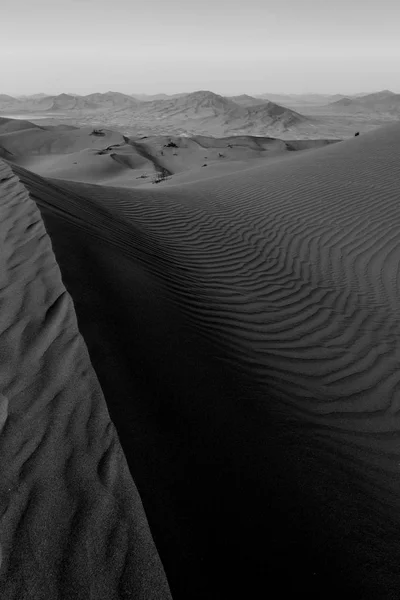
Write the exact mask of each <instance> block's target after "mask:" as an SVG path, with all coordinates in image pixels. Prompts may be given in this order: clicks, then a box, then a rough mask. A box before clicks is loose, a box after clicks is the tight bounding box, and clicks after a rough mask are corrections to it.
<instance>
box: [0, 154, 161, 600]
mask: <svg viewBox="0 0 400 600" xmlns="http://www.w3.org/2000/svg"><path fill="white" fill-rule="evenodd" d="M0 210H1V257H2V268H1V278H2V282H1V307H2V308H1V324H0V345H1V357H2V359H1V384H2V387H1V394H0V429H1V433H0V446H1V448H0V456H1V461H0V470H1V478H0V482H1V483H0V485H1V491H0V502H1V526H0V527H1V533H0V543H1V552H0V556H1V571H0V595H1V598H2V599H4V600H11V599H13V600H14V599H15V600H16V599H18V600H25V599H26V600H28V598H29V600H31V599H32V600H33V599H35V600H36V599H38V600H39V599H43V598H46V599H50V598H51V599H58V598H60V599H61V598H62V599H67V598H68V599H69V598H77V599H78V598H82V600H83V599H87V598H103V599H104V600H110V599H111V598H143V600H144V599H146V600H147V598H154V599H156V598H157V599H159V598H170V593H169V590H168V585H167V583H166V579H165V574H164V571H163V568H162V565H161V562H160V560H159V558H158V554H157V551H156V549H155V546H154V542H153V540H152V537H151V534H150V531H149V527H148V524H147V521H146V517H145V514H144V511H143V507H142V504H141V501H140V498H139V494H138V492H137V490H136V487H135V485H134V483H133V481H132V479H131V475H130V473H129V469H128V466H127V463H126V459H125V457H124V454H123V452H122V450H121V446H120V443H119V439H118V436H117V433H116V431H115V428H114V426H113V425H112V423H111V421H110V418H109V414H108V411H107V408H106V404H105V401H104V397H103V394H102V391H101V388H100V385H99V383H98V380H97V378H96V375H95V373H94V370H93V368H92V366H91V363H90V359H89V355H88V352H87V349H86V346H85V344H84V341H83V339H82V337H81V336H80V334H79V332H78V327H77V321H76V317H75V312H74V308H73V303H72V300H71V298H70V296H69V294H68V293H67V292H66V290H65V288H64V285H63V283H62V281H61V274H60V271H59V268H58V266H57V263H56V260H55V258H54V254H53V252H52V248H51V243H50V240H49V238H48V236H47V235H46V232H45V228H44V224H43V221H42V219H41V217H40V213H39V211H38V209H37V206H36V205H35V203H34V202H33V201H32V200H31V199H30V198H29V196H28V194H27V192H26V190H25V189H24V187H23V186H22V185H21V183H20V182H19V181H18V179H17V177H16V176H15V175H13V173H12V171H11V169H10V167H9V166H7V165H6V164H5V163H3V162H0Z"/></svg>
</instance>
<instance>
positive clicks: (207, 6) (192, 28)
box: [0, 0, 400, 95]
mask: <svg viewBox="0 0 400 600" xmlns="http://www.w3.org/2000/svg"><path fill="white" fill-rule="evenodd" d="M1 5H2V6H1V35H0V57H1V78H0V93H5V94H11V95H17V94H30V93H38V92H45V93H51V94H58V93H61V92H69V93H78V94H88V93H91V92H94V91H100V92H104V91H108V90H114V91H120V92H125V93H150V94H151V93H157V92H165V93H176V92H191V91H194V90H199V89H209V90H212V91H214V92H216V93H220V94H239V93H249V94H257V93H264V92H271V93H272V92H275V93H280V92H286V93H290V92H292V93H304V92H322V93H349V94H350V93H356V92H364V91H377V90H380V89H387V88H388V89H391V90H393V91H395V92H400V71H399V65H400V41H399V40H400V34H399V24H400V2H396V0H379V1H378V0H374V1H372V0H273V1H270V0H241V1H239V0H1Z"/></svg>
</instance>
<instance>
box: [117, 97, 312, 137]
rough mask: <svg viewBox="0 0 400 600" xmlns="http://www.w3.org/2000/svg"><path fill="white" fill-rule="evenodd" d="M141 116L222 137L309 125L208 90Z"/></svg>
mask: <svg viewBox="0 0 400 600" xmlns="http://www.w3.org/2000/svg"><path fill="white" fill-rule="evenodd" d="M137 116H138V119H140V120H141V122H142V123H143V122H144V119H145V118H146V116H147V118H148V119H151V120H152V121H154V120H157V122H158V121H159V122H160V125H162V122H163V121H164V122H168V124H170V125H175V126H176V127H177V128H183V127H184V128H186V130H188V131H196V132H198V133H200V132H201V133H208V134H210V135H212V134H213V133H214V134H215V133H216V132H218V135H222V134H226V135H228V134H231V133H235V132H240V133H247V134H254V135H257V134H262V133H269V132H270V131H272V130H273V131H274V133H277V132H279V131H284V130H286V129H287V128H288V127H292V126H294V125H297V124H300V123H303V122H305V121H307V119H306V118H305V117H303V116H302V115H300V114H299V113H297V112H295V111H293V110H291V109H289V108H285V107H283V106H280V105H277V104H275V103H273V102H268V101H262V102H257V103H256V104H255V105H252V106H243V105H240V104H238V103H237V102H235V101H234V100H233V99H232V98H227V97H225V96H220V95H219V94H215V93H213V92H210V91H208V90H199V91H196V92H192V93H190V94H185V95H184V96H179V97H176V98H168V99H164V100H154V101H152V102H146V103H144V104H143V106H142V107H140V108H139V109H138V112H137ZM119 118H121V113H119Z"/></svg>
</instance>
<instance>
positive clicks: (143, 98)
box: [131, 92, 186, 102]
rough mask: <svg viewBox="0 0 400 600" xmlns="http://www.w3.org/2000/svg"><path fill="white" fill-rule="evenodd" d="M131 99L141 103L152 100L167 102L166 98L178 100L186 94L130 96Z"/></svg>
mask: <svg viewBox="0 0 400 600" xmlns="http://www.w3.org/2000/svg"><path fill="white" fill-rule="evenodd" d="M131 96H132V97H133V98H136V99H137V100H140V101H141V102H152V101H153V100H168V98H179V97H180V96H186V92H184V93H180V94H169V95H168V94H131Z"/></svg>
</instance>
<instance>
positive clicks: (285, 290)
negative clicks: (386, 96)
mask: <svg viewBox="0 0 400 600" xmlns="http://www.w3.org/2000/svg"><path fill="white" fill-rule="evenodd" d="M15 171H16V172H17V173H18V174H19V176H20V177H21V178H22V180H23V181H24V183H25V184H26V186H27V187H28V189H29V190H30V193H31V196H32V198H34V199H35V200H36V201H37V203H38V206H39V207H40V208H42V209H45V210H47V211H51V212H52V214H54V215H57V216H58V218H59V219H60V220H61V221H62V220H65V221H66V222H68V223H69V224H71V223H72V224H73V225H74V227H76V229H77V230H80V231H82V232H84V234H85V235H87V236H90V237H91V238H92V239H93V240H95V241H96V243H97V244H100V245H103V246H104V247H106V246H108V247H110V248H113V251H117V252H120V253H121V254H122V255H124V257H126V258H128V259H129V260H131V261H132V265H134V264H137V263H139V264H140V266H141V268H142V269H144V270H145V271H146V272H147V273H148V274H149V275H151V276H152V277H154V278H156V279H157V280H158V281H159V282H161V283H162V286H163V289H164V295H165V297H164V298H163V299H162V301H163V302H164V301H165V302H170V303H171V304H173V305H175V306H176V307H178V308H179V310H180V312H181V313H182V314H184V315H185V318H187V319H188V321H189V323H190V326H191V327H192V329H193V331H195V332H196V334H198V335H200V336H202V337H204V339H205V340H206V341H208V342H209V343H210V344H212V347H213V348H214V355H213V356H212V357H211V356H210V360H213V361H214V362H218V361H220V362H222V363H224V366H226V365H228V367H230V368H231V369H232V371H233V372H234V373H235V375H236V376H238V374H239V376H240V377H242V381H243V382H247V383H246V385H244V386H243V388H242V389H240V390H239V389H238V398H237V402H238V403H240V404H241V407H242V409H243V410H244V411H246V410H247V411H248V412H249V414H250V413H251V411H255V406H256V407H257V411H264V413H265V415H267V416H268V415H269V416H271V417H272V416H273V417H274V418H277V419H278V420H279V419H280V421H281V423H284V424H286V425H287V429H286V430H285V433H284V436H283V437H285V436H286V437H285V445H286V447H289V446H288V445H290V444H292V445H293V453H292V457H291V458H288V457H287V453H286V458H287V461H288V462H287V464H286V465H285V468H287V469H289V466H290V469H291V472H292V474H293V473H296V477H297V478H298V489H299V490H302V491H301V493H303V492H304V494H306V495H307V494H308V490H310V493H309V496H308V501H310V502H315V505H316V506H317V507H318V510H321V511H322V512H324V511H325V512H324V516H323V518H324V519H329V518H330V515H331V513H332V514H333V513H334V512H335V511H337V515H336V516H335V519H336V521H335V524H333V521H332V523H331V532H332V531H333V530H337V532H338V533H337V535H338V536H339V537H342V536H346V535H347V536H348V535H350V534H353V533H354V540H353V542H354V552H352V555H353V556H354V557H357V556H358V555H359V556H361V554H362V552H366V553H367V554H368V553H370V554H368V558H366V559H365V560H364V559H361V558H360V561H361V560H364V563H363V564H364V567H363V568H364V571H363V574H362V576H360V581H362V582H365V581H367V579H368V577H369V578H370V579H369V580H368V583H365V586H366V589H370V590H372V587H371V586H373V585H375V582H376V581H378V575H377V574H378V571H379V573H380V577H381V579H380V584H379V585H386V584H387V586H388V589H389V587H390V586H391V585H392V584H393V585H392V588H391V592H390V593H389V592H388V593H387V594H382V596H379V594H378V595H376V593H375V592H376V590H375V591H374V594H375V596H374V595H373V596H371V597H374V598H377V597H382V598H396V597H397V596H396V593H397V592H398V584H400V582H399V577H398V574H397V571H398V567H396V565H398V556H399V555H400V547H399V542H398V539H399V524H400V501H399V498H400V434H399V431H400V414H399V409H400V368H399V367H400V343H399V339H400V303H399V299H400V298H399V284H400V279H399V277H400V276H399V265H400V126H391V127H387V128H382V129H380V130H378V131H375V132H371V133H369V134H366V135H363V136H360V137H357V138H354V139H350V140H347V141H345V142H341V143H339V144H335V145H332V146H328V147H325V148H322V149H317V150H311V151H305V152H303V153H300V154H296V155H294V156H290V157H289V158H285V159H284V160H281V159H277V160H271V162H270V163H269V164H267V165H265V166H254V167H252V168H249V169H247V170H246V171H243V172H238V173H236V174H229V175H223V176H221V177H214V178H213V179H212V180H209V181H202V182H196V183H193V184H182V185H180V186H175V187H174V186H169V187H165V188H164V189H163V188H162V186H161V185H160V186H159V187H157V186H154V188H156V189H154V190H153V189H152V188H149V189H147V190H145V189H140V190H139V189H136V190H126V189H122V188H121V189H118V188H104V187H100V186H91V185H86V184H76V183H71V182H60V181H58V182H57V181H56V180H51V181H46V180H44V179H41V178H40V177H37V176H34V175H32V174H29V173H27V172H26V171H25V172H24V171H23V170H22V169H15ZM160 289H161V288H160ZM121 293H123V292H122V291H121ZM254 414H256V413H254ZM287 432H288V433H287ZM286 433H287V435H286ZM300 451H301V452H303V451H304V452H309V456H312V457H313V459H312V460H316V461H318V460H320V467H318V468H317V467H315V466H314V467H313V469H314V471H312V470H310V468H309V465H310V463H308V462H307V461H308V459H305V458H304V456H303V459H301V460H300V459H299V461H298V463H297V462H296V453H297V452H300ZM310 460H311V459H310ZM289 461H291V462H290V465H289ZM333 472H335V478H336V479H335V480H334V476H333ZM345 474H347V475H346V477H347V479H346V477H345ZM261 476H262V475H261V474H260V477H261ZM319 478H321V481H322V480H323V481H324V482H325V483H324V484H323V486H322V484H321V486H320V487H319V488H318V483H317V482H318V479H319ZM306 480H307V484H305V483H304V482H305V481H306ZM334 481H335V483H334ZM327 490H329V493H328V491H327ZM338 490H339V491H338ZM356 490H358V491H359V492H360V494H361V495H360V496H357V497H358V498H359V504H358V505H357V503H356V501H355V494H356ZM329 494H331V495H329ZM327 502H329V503H327ZM335 507H336V508H335ZM367 507H368V508H367ZM347 509H348V511H349V514H348V515H347V516H346V517H345V516H344V513H345V511H347ZM351 511H353V512H352V515H350V512H351ZM357 511H358V512H357ZM361 511H364V512H363V513H362V514H363V516H361ZM349 515H350V516H349ZM357 515H358V517H357ZM336 525H337V529H336ZM327 527H328V526H327ZM367 536H368V537H367ZM374 544H375V545H376V546H374ZM386 544H387V546H385V545H386ZM373 547H374V548H375V549H374V550H371V548H373ZM389 556H390V560H391V561H392V562H391V563H390V564H389V562H390V561H389V558H388V557H389ZM355 560H357V558H355ZM368 561H371V562H370V563H369V562H368ZM375 563H376V565H378V564H379V567H377V566H376V569H375V570H374V569H372V568H371V567H370V565H372V564H375ZM365 565H367V566H365ZM377 585H378V584H377ZM378 589H380V588H378ZM393 590H395V591H393ZM396 590H397V591H396ZM371 593H372V592H371ZM363 597H364V598H365V597H367V596H363Z"/></svg>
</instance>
